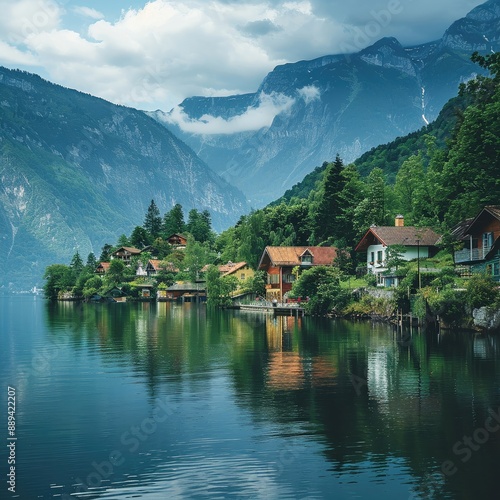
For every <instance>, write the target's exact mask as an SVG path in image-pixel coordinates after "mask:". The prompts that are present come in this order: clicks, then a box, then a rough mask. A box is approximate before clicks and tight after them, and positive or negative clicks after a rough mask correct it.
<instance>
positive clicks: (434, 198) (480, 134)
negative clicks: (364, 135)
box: [218, 54, 500, 265]
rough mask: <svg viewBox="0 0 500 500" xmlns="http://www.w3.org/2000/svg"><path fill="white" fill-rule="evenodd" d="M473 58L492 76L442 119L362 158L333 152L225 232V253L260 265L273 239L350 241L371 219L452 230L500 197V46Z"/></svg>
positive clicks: (473, 84) (468, 90) (465, 90)
mask: <svg viewBox="0 0 500 500" xmlns="http://www.w3.org/2000/svg"><path fill="white" fill-rule="evenodd" d="M472 60H473V61H474V62H475V63H477V64H478V65H479V66H481V67H482V68H485V69H488V70H489V71H490V73H491V76H490V77H482V76H480V77H477V78H476V79H475V80H471V81H469V82H468V83H467V84H463V85H462V86H461V88H460V92H459V95H458V96H457V97H456V98H455V99H452V100H451V101H450V102H449V103H448V104H447V105H446V106H445V108H444V109H443V111H442V113H441V114H440V116H439V118H438V119H437V120H436V122H434V123H432V124H430V125H429V126H427V127H425V128H423V129H422V130H421V131H419V132H416V133H413V134H410V135H409V136H406V137H403V138H400V139H397V140H396V141H394V142H392V143H390V144H386V145H384V146H380V147H378V148H374V149H373V150H371V151H370V152H369V153H366V154H365V155H363V156H362V157H360V158H359V160H358V161H356V162H355V163H354V164H350V165H344V164H343V161H342V159H341V158H340V157H338V156H337V158H336V160H335V161H334V162H331V163H327V162H325V163H324V164H323V165H322V166H321V167H318V168H317V169H316V170H315V171H314V172H312V173H311V174H309V175H308V176H306V178H305V179H304V181H303V182H301V183H300V184H298V185H296V186H294V188H293V189H291V190H289V191H288V192H287V193H285V195H284V196H283V197H282V198H281V199H280V200H278V201H277V202H275V203H273V204H271V205H269V206H267V207H266V208H264V209H262V210H257V211H254V212H253V213H251V214H250V215H247V216H244V217H241V219H240V220H239V222H238V224H236V226H234V227H232V228H230V229H228V230H227V231H225V232H224V233H222V234H221V235H220V237H219V238H218V247H219V251H220V252H221V253H222V260H223V261H224V260H234V261H238V260H246V261H248V262H249V263H251V264H252V265H256V264H257V262H258V258H259V256H260V254H261V252H262V249H263V248H264V246H265V245H308V244H315V245H318V244H335V245H337V246H339V247H343V248H346V249H348V250H351V249H352V248H353V246H354V244H355V243H356V241H357V240H358V239H359V238H360V236H361V235H362V234H363V233H364V231H366V229H367V228H368V227H369V226H370V225H372V224H377V225H384V224H392V223H393V221H394V216H395V215H396V214H399V213H400V214H403V215H404V217H405V221H406V223H407V224H411V225H417V226H418V225H429V226H431V227H433V228H435V229H436V230H438V231H439V232H442V233H445V234H446V232H447V231H449V230H450V229H451V228H452V227H453V226H454V225H455V224H456V223H458V222H459V221H461V220H462V219H464V218H467V217H470V216H473V215H474V214H475V213H477V211H478V210H479V209H480V208H481V207H482V206H484V205H486V204H496V203H498V201H499V200H500V175H499V172H500V89H499V80H500V76H499V73H500V56H499V55H498V54H492V55H488V56H485V57H483V56H480V55H478V54H475V55H474V56H473V57H472Z"/></svg>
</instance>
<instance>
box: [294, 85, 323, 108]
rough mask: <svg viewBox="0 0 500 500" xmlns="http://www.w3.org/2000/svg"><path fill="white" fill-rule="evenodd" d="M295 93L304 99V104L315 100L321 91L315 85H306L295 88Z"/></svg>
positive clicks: (318, 97)
mask: <svg viewBox="0 0 500 500" xmlns="http://www.w3.org/2000/svg"><path fill="white" fill-rule="evenodd" d="M297 93H298V94H299V96H300V97H301V98H302V99H304V102H305V103H306V104H309V103H311V102H313V101H317V100H319V99H320V98H321V92H320V90H319V89H318V87H316V86H315V85H307V86H305V87H302V88H301V89H297Z"/></svg>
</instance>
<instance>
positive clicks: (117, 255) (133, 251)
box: [111, 247, 141, 264]
mask: <svg viewBox="0 0 500 500" xmlns="http://www.w3.org/2000/svg"><path fill="white" fill-rule="evenodd" d="M136 255H141V250H139V249H138V248H134V247H120V248H119V249H118V250H115V251H114V252H113V253H112V254H111V258H112V259H119V260H121V261H123V263H124V264H129V263H130V259H131V258H132V257H134V256H136Z"/></svg>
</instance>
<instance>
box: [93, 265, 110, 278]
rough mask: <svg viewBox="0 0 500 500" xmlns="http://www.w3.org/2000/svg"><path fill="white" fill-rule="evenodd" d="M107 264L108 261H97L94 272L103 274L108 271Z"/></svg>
mask: <svg viewBox="0 0 500 500" xmlns="http://www.w3.org/2000/svg"><path fill="white" fill-rule="evenodd" d="M109 266H110V263H109V262H99V265H98V266H97V267H96V268H95V271H94V272H95V273H96V274H100V275H104V274H106V273H107V272H108V271H109Z"/></svg>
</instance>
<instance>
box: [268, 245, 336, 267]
mask: <svg viewBox="0 0 500 500" xmlns="http://www.w3.org/2000/svg"><path fill="white" fill-rule="evenodd" d="M306 250H309V253H310V254H311V255H312V256H313V262H312V265H314V266H330V265H332V264H333V260H334V259H335V257H337V249H336V248H335V247H305V246H304V247H271V246H268V247H266V248H265V249H264V252H263V253H262V257H261V258H260V262H259V268H260V267H261V266H262V264H263V261H264V259H265V257H266V255H267V257H268V258H269V261H270V262H271V264H272V265H273V266H299V265H300V264H301V260H300V257H301V256H302V255H303V254H304V253H305V252H306Z"/></svg>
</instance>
